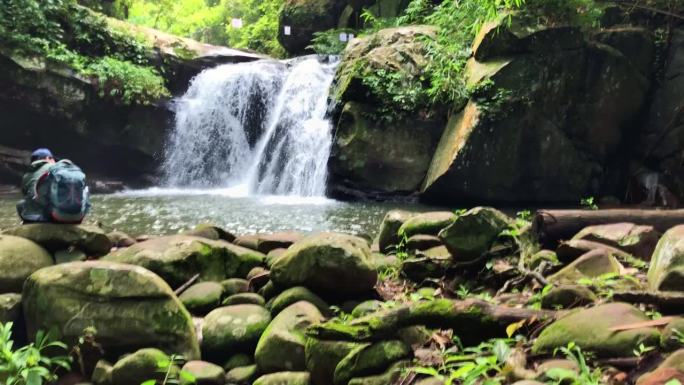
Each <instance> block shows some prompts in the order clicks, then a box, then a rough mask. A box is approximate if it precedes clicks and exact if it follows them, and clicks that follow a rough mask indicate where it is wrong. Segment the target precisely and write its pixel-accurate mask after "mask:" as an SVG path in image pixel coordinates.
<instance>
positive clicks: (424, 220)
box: [398, 211, 456, 239]
mask: <svg viewBox="0 0 684 385" xmlns="http://www.w3.org/2000/svg"><path fill="white" fill-rule="evenodd" d="M455 218H456V215H455V214H454V213H452V212H451V211H434V212H428V213H422V214H418V215H415V216H413V217H411V218H409V219H408V220H407V221H406V222H404V224H403V225H401V227H400V228H399V232H398V234H399V237H406V238H407V239H408V238H410V237H412V236H414V235H418V234H422V235H437V234H439V232H440V231H441V230H442V229H444V228H445V227H447V226H449V225H450V224H451V223H452V222H453V220H454V219H455Z"/></svg>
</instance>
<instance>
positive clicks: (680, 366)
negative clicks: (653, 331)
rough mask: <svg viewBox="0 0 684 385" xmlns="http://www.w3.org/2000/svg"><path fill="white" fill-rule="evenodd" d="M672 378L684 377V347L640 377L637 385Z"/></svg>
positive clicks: (665, 380) (663, 381)
mask: <svg viewBox="0 0 684 385" xmlns="http://www.w3.org/2000/svg"><path fill="white" fill-rule="evenodd" d="M673 369H674V370H673ZM666 377H668V378H666ZM672 378H676V379H679V380H681V379H684V349H680V350H677V351H676V352H674V353H672V354H670V355H669V356H668V357H667V358H666V359H665V361H663V362H661V363H660V365H658V367H657V368H656V369H655V370H653V371H652V372H649V373H645V374H644V375H642V376H641V377H639V379H638V380H637V382H636V383H637V385H645V384H649V385H650V384H658V383H666V382H667V380H669V379H672ZM656 379H659V381H656Z"/></svg>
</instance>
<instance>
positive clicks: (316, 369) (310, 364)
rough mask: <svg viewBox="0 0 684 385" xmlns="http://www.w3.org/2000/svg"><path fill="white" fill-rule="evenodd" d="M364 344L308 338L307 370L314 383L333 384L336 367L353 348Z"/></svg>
mask: <svg viewBox="0 0 684 385" xmlns="http://www.w3.org/2000/svg"><path fill="white" fill-rule="evenodd" d="M359 346H362V345H361V344H359V343H356V342H348V341H326V340H319V339H316V338H312V337H310V338H308V339H307V341H306V348H305V352H306V370H308V371H309V373H311V383H312V384H313V385H331V384H332V383H333V378H334V374H335V368H336V367H337V365H338V364H339V363H340V361H342V360H343V359H344V358H345V357H346V356H347V355H348V354H349V353H350V352H351V351H352V350H354V349H355V348H358V347H359Z"/></svg>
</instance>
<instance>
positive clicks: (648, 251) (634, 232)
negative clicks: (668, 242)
mask: <svg viewBox="0 0 684 385" xmlns="http://www.w3.org/2000/svg"><path fill="white" fill-rule="evenodd" d="M660 235H661V234H660V233H659V232H658V231H657V230H656V229H654V228H653V226H640V225H635V224H634V223H612V224H607V225H596V226H589V227H585V228H584V229H582V231H580V232H579V233H577V234H576V235H575V236H574V237H573V239H586V240H588V241H594V242H600V243H604V244H606V245H609V246H613V247H616V248H618V249H620V250H623V251H625V252H627V253H629V254H631V255H633V256H635V257H637V258H640V259H643V260H646V261H648V260H649V259H651V255H652V254H653V250H655V247H656V245H657V243H658V240H659V239H660Z"/></svg>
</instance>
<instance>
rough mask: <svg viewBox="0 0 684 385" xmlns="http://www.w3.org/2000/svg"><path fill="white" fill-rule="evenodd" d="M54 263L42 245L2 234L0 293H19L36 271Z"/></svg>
mask: <svg viewBox="0 0 684 385" xmlns="http://www.w3.org/2000/svg"><path fill="white" fill-rule="evenodd" d="M53 263H54V261H53V260H52V256H50V254H49V253H48V252H47V251H46V250H45V249H44V248H42V247H41V246H39V245H38V244H36V243H35V242H33V241H30V240H28V239H25V238H21V237H15V236H12V235H0V293H11V292H14V293H18V292H21V289H22V287H23V286H24V281H25V280H26V278H27V277H28V276H29V275H31V274H32V273H33V272H34V271H36V270H38V269H41V268H43V267H46V266H50V265H52V264H53Z"/></svg>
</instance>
